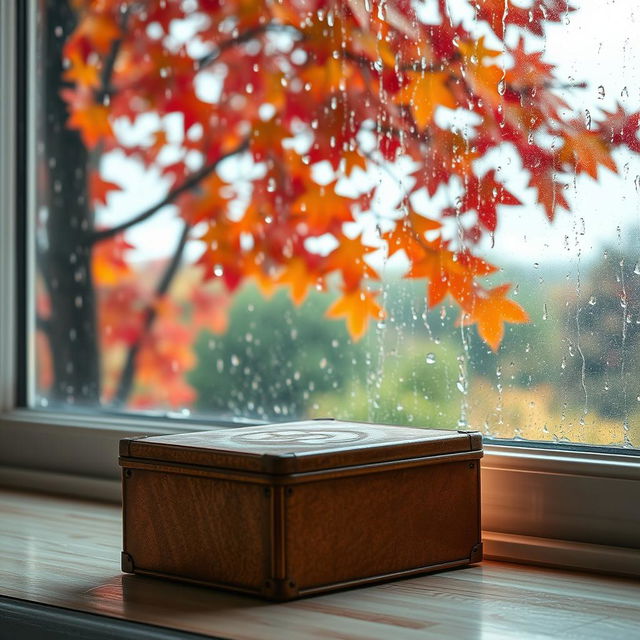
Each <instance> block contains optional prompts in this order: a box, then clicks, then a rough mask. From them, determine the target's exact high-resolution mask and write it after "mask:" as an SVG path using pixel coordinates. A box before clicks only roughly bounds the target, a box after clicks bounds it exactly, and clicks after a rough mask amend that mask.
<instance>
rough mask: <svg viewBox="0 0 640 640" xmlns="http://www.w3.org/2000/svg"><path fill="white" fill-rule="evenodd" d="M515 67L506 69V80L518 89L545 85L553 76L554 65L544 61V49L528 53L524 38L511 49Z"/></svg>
mask: <svg viewBox="0 0 640 640" xmlns="http://www.w3.org/2000/svg"><path fill="white" fill-rule="evenodd" d="M510 53H511V56H512V58H513V67H512V68H511V69H508V70H507V71H506V82H507V84H508V85H509V86H511V87H514V88H516V89H524V88H530V87H540V86H544V84H545V83H547V82H548V81H549V78H550V77H552V73H553V70H554V66H553V65H552V64H549V63H547V62H544V60H543V59H542V56H543V55H544V53H543V52H542V51H534V52H532V53H527V52H526V50H525V47H524V38H522V37H520V39H519V41H518V44H517V45H516V46H515V47H514V48H513V49H512V50H511V51H510Z"/></svg>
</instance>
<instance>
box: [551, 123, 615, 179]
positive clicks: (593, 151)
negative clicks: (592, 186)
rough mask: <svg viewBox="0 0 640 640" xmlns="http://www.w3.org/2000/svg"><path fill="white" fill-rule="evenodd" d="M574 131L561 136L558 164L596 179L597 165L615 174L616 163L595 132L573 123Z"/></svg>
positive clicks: (604, 143)
mask: <svg viewBox="0 0 640 640" xmlns="http://www.w3.org/2000/svg"><path fill="white" fill-rule="evenodd" d="M573 124H574V129H573V130H570V131H569V132H568V133H566V134H565V135H563V138H564V145H563V146H562V148H561V149H560V151H559V152H558V158H559V160H560V162H562V163H564V164H566V165H569V167H568V168H569V169H573V170H575V171H576V173H586V174H588V175H590V176H591V177H592V178H593V179H594V180H597V179H598V165H601V166H603V167H606V168H607V169H610V170H611V171H613V172H614V173H617V167H616V163H615V162H614V161H613V158H612V157H611V153H610V151H609V148H608V146H607V144H606V142H604V141H603V139H602V137H601V136H600V135H598V133H597V132H596V131H587V130H584V129H581V128H578V127H580V124H579V123H577V122H575V123H573Z"/></svg>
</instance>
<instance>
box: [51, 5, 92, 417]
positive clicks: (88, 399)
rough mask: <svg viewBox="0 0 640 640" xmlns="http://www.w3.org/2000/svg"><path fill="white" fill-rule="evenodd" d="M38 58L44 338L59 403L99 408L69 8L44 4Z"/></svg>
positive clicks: (84, 165)
mask: <svg viewBox="0 0 640 640" xmlns="http://www.w3.org/2000/svg"><path fill="white" fill-rule="evenodd" d="M46 8H47V10H46V23H45V24H44V25H43V33H44V42H43V50H42V54H43V57H41V60H43V61H42V63H41V64H42V73H43V77H42V83H41V84H40V86H41V87H43V89H44V94H43V95H42V97H41V99H40V103H39V107H40V108H44V114H42V116H41V119H40V127H41V131H40V135H39V136H38V138H39V141H41V140H43V141H44V148H43V149H42V150H39V151H38V156H39V157H38V172H39V173H41V175H42V174H46V178H45V179H44V181H43V182H44V184H43V185H42V191H43V193H44V200H45V202H44V203H43V204H44V206H45V208H46V210H47V217H46V222H45V225H46V240H45V244H44V247H41V249H40V260H39V262H40V266H41V272H42V275H43V278H44V283H45V286H46V287H47V290H48V293H49V296H50V299H51V320H50V322H48V323H47V333H48V337H49V343H50V346H51V354H52V359H53V378H54V381H53V387H52V389H51V401H52V402H53V403H54V404H60V403H63V402H64V403H72V404H76V405H97V404H98V402H99V399H100V368H99V351H98V336H97V329H96V293H95V288H94V285H93V280H92V275H91V245H90V243H89V241H88V238H89V234H90V233H91V232H92V231H93V229H94V217H93V212H92V210H91V205H90V202H89V199H88V194H87V170H88V162H89V154H88V152H87V150H86V148H85V147H84V145H83V143H82V140H81V139H80V136H79V135H78V133H77V132H76V131H73V130H70V129H67V128H66V126H65V123H66V120H67V109H66V106H65V103H64V102H63V101H62V99H61V98H60V90H61V89H62V88H63V87H64V83H63V80H62V72H63V66H62V49H63V45H64V42H65V40H66V39H67V37H68V36H69V34H70V33H71V32H72V31H73V28H74V27H75V22H76V18H75V15H74V12H73V11H72V9H71V8H70V7H69V5H68V3H67V2H65V1H61V0H47V2H46Z"/></svg>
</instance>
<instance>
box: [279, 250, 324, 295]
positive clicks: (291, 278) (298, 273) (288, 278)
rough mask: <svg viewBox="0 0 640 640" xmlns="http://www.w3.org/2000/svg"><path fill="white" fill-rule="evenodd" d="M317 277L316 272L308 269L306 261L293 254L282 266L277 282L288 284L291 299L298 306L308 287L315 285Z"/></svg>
mask: <svg viewBox="0 0 640 640" xmlns="http://www.w3.org/2000/svg"><path fill="white" fill-rule="evenodd" d="M317 279H318V274H317V273H315V272H314V271H313V270H312V269H309V265H308V264H307V261H306V260H304V259H303V258H301V257H298V256H294V257H293V258H291V259H290V260H289V261H288V262H287V263H286V264H285V265H284V266H283V270H282V272H281V274H280V276H279V277H278V279H277V283H278V284H287V285H289V287H290V293H291V299H292V300H293V302H294V304H295V305H296V306H299V305H301V304H302V303H303V302H304V300H305V298H306V297H307V293H308V291H309V287H311V286H313V285H315V283H316V281H317Z"/></svg>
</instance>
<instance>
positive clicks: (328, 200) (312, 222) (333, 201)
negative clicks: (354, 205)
mask: <svg viewBox="0 0 640 640" xmlns="http://www.w3.org/2000/svg"><path fill="white" fill-rule="evenodd" d="M334 188H335V182H332V183H330V184H328V185H326V186H325V185H317V184H315V183H311V184H310V185H309V186H308V187H307V191H306V192H305V193H303V194H302V195H301V196H300V197H299V198H297V199H296V201H295V202H294V203H293V206H292V207H291V213H292V214H294V215H296V216H300V219H301V221H304V222H305V223H306V224H307V227H308V229H309V230H310V231H311V232H313V233H317V234H321V233H325V232H326V231H330V230H331V229H332V228H334V227H335V226H336V225H339V224H341V223H343V222H349V221H351V220H352V219H353V216H352V214H351V199H350V198H345V197H344V196H340V195H338V194H337V193H336V192H335V190H334Z"/></svg>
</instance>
